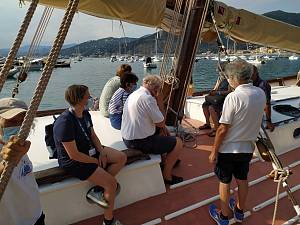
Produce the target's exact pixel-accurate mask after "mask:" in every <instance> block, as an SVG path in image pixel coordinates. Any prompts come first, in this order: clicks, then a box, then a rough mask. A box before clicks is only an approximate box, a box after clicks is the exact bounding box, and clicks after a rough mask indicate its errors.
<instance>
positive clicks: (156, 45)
mask: <svg viewBox="0 0 300 225" xmlns="http://www.w3.org/2000/svg"><path fill="white" fill-rule="evenodd" d="M157 36H158V32H156V36H155V56H156V57H157V39H158V37H157Z"/></svg>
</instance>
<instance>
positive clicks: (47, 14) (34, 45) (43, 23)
mask: <svg viewBox="0 0 300 225" xmlns="http://www.w3.org/2000/svg"><path fill="white" fill-rule="evenodd" d="M53 9H54V8H53V7H51V8H50V7H45V9H44V12H43V14H42V17H41V19H40V22H39V24H38V27H37V29H36V31H35V34H34V36H33V38H32V40H31V44H30V47H29V50H28V52H27V56H26V58H25V60H24V63H23V66H22V67H21V70H20V72H19V76H18V78H17V82H16V85H15V87H14V88H13V90H12V97H13V98H14V97H15V96H16V95H17V94H18V93H19V86H20V84H21V83H22V82H24V81H25V79H26V78H25V79H22V78H24V77H27V73H28V71H29V70H30V67H31V60H32V58H34V57H35V56H36V51H37V49H38V47H39V45H40V43H41V40H42V38H43V36H44V33H45V30H46V28H47V26H48V23H49V21H50V18H51V15H52V12H53Z"/></svg>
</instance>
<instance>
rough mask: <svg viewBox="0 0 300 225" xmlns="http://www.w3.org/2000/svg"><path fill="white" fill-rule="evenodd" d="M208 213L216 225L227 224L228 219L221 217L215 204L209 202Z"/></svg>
mask: <svg viewBox="0 0 300 225" xmlns="http://www.w3.org/2000/svg"><path fill="white" fill-rule="evenodd" d="M208 210H209V214H210V216H211V217H212V218H213V219H214V221H216V223H217V224H218V225H229V220H223V219H221V216H220V212H218V210H217V206H216V205H215V204H211V205H210V206H209V209H208Z"/></svg>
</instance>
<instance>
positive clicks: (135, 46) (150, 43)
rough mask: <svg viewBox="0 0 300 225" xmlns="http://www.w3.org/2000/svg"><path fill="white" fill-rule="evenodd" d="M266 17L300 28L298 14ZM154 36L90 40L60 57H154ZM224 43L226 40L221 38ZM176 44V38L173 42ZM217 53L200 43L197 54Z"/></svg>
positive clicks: (160, 44) (161, 37) (161, 43)
mask: <svg viewBox="0 0 300 225" xmlns="http://www.w3.org/2000/svg"><path fill="white" fill-rule="evenodd" d="M263 15H264V16H266V17H269V18H273V19H276V20H280V21H283V22H286V23H289V24H293V25H295V26H300V13H287V12H283V11H280V10H278V11H272V12H268V13H265V14H263ZM167 35H168V34H167V33H166V32H163V31H161V32H160V33H159V38H158V53H160V54H162V53H163V52H164V46H165V43H166V40H167ZM155 36H156V33H154V34H150V35H146V36H143V37H140V38H113V37H108V38H103V39H99V40H92V41H87V42H84V43H81V44H79V45H76V46H73V47H71V48H66V49H63V50H62V51H61V55H67V56H71V55H75V54H77V53H78V52H80V54H81V55H83V56H90V55H98V56H111V55H118V54H128V55H154V54H155ZM222 37H223V40H224V43H226V39H225V38H224V35H223V36H222ZM174 42H176V38H175V40H174ZM232 45H233V42H232V41H231V42H229V48H232ZM237 49H246V44H244V43H239V44H238V45H237ZM207 51H212V52H217V44H216V43H211V44H207V43H202V44H201V46H200V48H199V50H198V52H207Z"/></svg>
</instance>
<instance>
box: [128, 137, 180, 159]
mask: <svg viewBox="0 0 300 225" xmlns="http://www.w3.org/2000/svg"><path fill="white" fill-rule="evenodd" d="M123 141H124V143H125V145H126V146H127V148H133V149H138V150H141V151H142V152H143V153H145V154H157V155H162V154H164V153H169V152H171V151H172V150H173V149H174V148H175V146H176V142H177V141H176V137H173V136H160V135H156V134H154V135H152V136H149V137H146V138H144V139H135V140H125V139H123Z"/></svg>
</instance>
